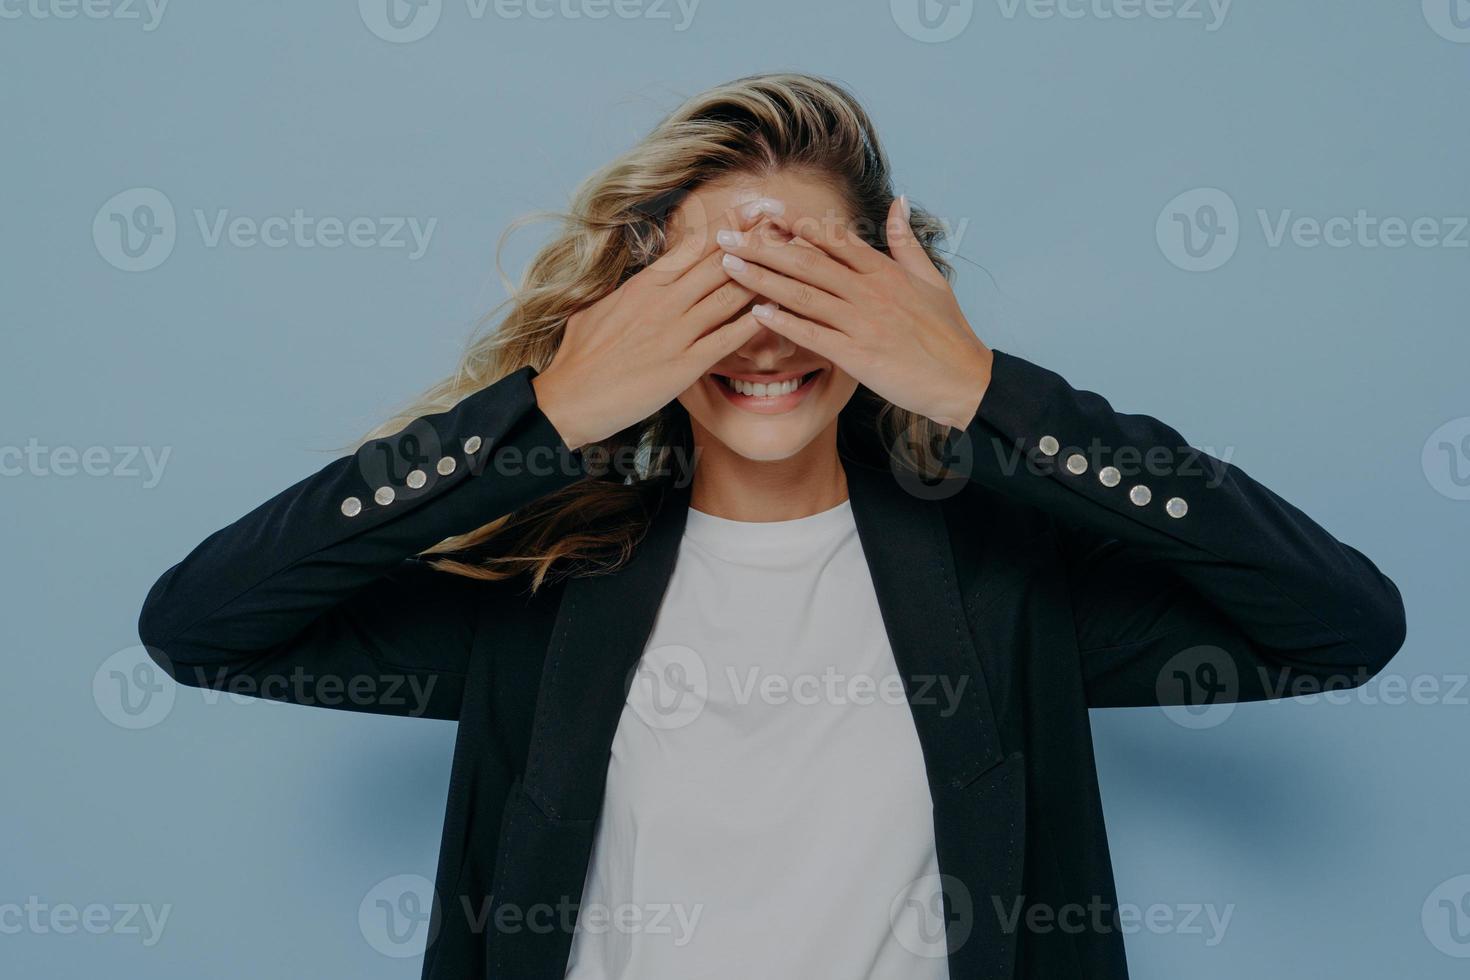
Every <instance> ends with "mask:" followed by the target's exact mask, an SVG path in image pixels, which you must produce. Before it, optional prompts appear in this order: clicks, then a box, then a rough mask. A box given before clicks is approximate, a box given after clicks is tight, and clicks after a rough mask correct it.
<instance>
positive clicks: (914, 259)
mask: <svg viewBox="0 0 1470 980" xmlns="http://www.w3.org/2000/svg"><path fill="white" fill-rule="evenodd" d="M911 214H912V209H911V208H910V206H909V196H908V195H907V194H900V195H899V196H898V197H896V198H894V199H893V203H892V204H890V205H889V206H888V254H890V255H892V256H893V261H895V262H897V263H898V264H899V266H901V267H902V268H903V270H904V271H905V272H908V273H910V274H911V275H915V276H918V277H919V278H921V279H931V280H932V279H933V278H934V277H935V276H937V275H939V270H938V269H936V268H934V263H933V262H930V261H929V253H927V252H925V251H924V246H923V245H921V244H919V239H918V238H917V237H915V235H914V229H913V226H912V225H911V224H910V223H909V219H910V215H911Z"/></svg>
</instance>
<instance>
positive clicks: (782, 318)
mask: <svg viewBox="0 0 1470 980" xmlns="http://www.w3.org/2000/svg"><path fill="white" fill-rule="evenodd" d="M767 222H768V223H767V224H762V225H761V226H759V227H757V228H755V229H753V230H750V231H746V232H743V233H742V232H730V231H726V232H722V233H720V235H719V236H718V238H719V243H720V247H721V248H722V249H724V251H725V253H726V254H725V257H724V260H723V261H724V263H725V268H726V270H727V271H728V272H729V273H730V277H731V278H732V279H734V280H735V281H736V282H739V283H740V284H741V285H743V286H745V287H746V288H748V289H750V290H752V291H753V292H755V293H756V294H758V295H760V296H764V297H766V298H767V299H770V300H772V301H774V303H776V304H778V305H779V309H777V308H773V307H771V306H770V305H768V304H761V305H758V306H757V307H756V308H755V309H754V310H753V311H752V312H753V313H754V314H755V316H756V318H757V319H758V320H759V321H760V322H761V323H763V324H765V325H766V326H768V327H770V328H771V329H772V330H774V331H776V332H777V333H779V334H781V335H782V336H784V337H787V338H788V339H790V340H791V341H792V342H793V343H796V344H799V345H801V346H802V347H805V348H806V349H807V350H809V351H811V352H813V353H814V354H818V355H820V356H822V357H825V358H827V359H828V360H830V361H832V362H833V363H834V364H836V365H837V366H838V367H840V368H842V369H843V370H844V371H846V372H847V373H848V374H850V375H852V376H853V377H854V378H856V379H857V381H858V382H859V383H860V384H863V385H865V386H867V387H868V388H869V389H871V390H872V391H873V392H874V393H875V394H877V395H878V396H879V397H881V398H883V399H885V400H887V401H889V402H892V403H893V404H895V405H897V406H898V407H900V408H904V409H907V410H908V411H911V412H916V413H918V414H919V415H923V416H925V417H926V418H929V419H932V420H934V421H935V422H937V423H939V424H940V425H948V426H953V427H955V428H961V429H962V428H965V427H966V426H968V425H969V424H970V420H971V419H973V418H974V417H975V412H976V411H977V410H978V409H979V407H980V399H981V397H982V396H983V395H984V394H985V389H986V387H987V386H988V384H989V382H990V366H991V361H992V354H991V352H990V348H988V347H986V346H985V345H984V344H983V343H981V341H980V338H978V337H977V336H975V332H974V331H973V330H971V329H970V324H969V321H967V320H966V319H965V315H964V313H962V312H961V311H960V306H959V302H958V301H957V300H956V299H955V295H954V291H953V290H951V289H950V287H949V283H948V282H947V281H946V280H945V278H944V276H942V275H940V273H939V270H938V269H936V268H935V267H934V263H932V262H930V261H929V257H928V255H927V254H925V252H924V248H923V246H922V245H920V244H919V241H918V239H917V238H915V237H914V233H913V230H912V228H911V227H910V226H909V217H908V207H907V201H906V200H905V199H904V198H902V197H900V198H897V199H896V200H895V201H894V202H893V204H892V206H891V207H890V208H889V211H888V248H889V252H890V255H884V254H883V253H882V252H880V251H878V250H877V249H875V248H873V247H872V246H871V245H869V244H867V243H866V242H864V241H863V240H862V239H861V238H860V237H859V236H858V235H857V234H856V233H854V232H853V231H852V230H850V229H849V228H847V227H846V226H845V225H838V224H835V223H832V222H820V221H816V220H815V219H803V218H799V217H794V216H791V215H785V216H779V215H778V216H772V217H769V218H768V219H767ZM772 227H774V228H776V229H778V230H779V232H780V233H779V234H772V233H771V228H772Z"/></svg>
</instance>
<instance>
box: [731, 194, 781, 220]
mask: <svg viewBox="0 0 1470 980" xmlns="http://www.w3.org/2000/svg"><path fill="white" fill-rule="evenodd" d="M785 210H786V205H784V204H782V203H781V202H780V201H778V200H776V199H775V198H773V197H758V198H756V199H755V200H754V201H751V202H750V203H749V204H747V205H745V206H744V207H743V208H741V209H740V213H741V215H742V216H744V217H746V218H754V217H755V216H756V215H758V214H781V213H782V212H784V211H785Z"/></svg>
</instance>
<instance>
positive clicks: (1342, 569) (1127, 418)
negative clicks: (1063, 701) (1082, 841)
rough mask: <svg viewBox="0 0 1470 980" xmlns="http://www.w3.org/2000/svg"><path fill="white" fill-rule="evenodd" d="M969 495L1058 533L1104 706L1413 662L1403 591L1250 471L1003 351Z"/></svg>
mask: <svg viewBox="0 0 1470 980" xmlns="http://www.w3.org/2000/svg"><path fill="white" fill-rule="evenodd" d="M966 435H967V436H968V437H969V439H968V441H969V450H970V451H971V452H972V453H973V458H972V460H971V466H972V469H971V479H972V480H974V481H976V482H978V483H980V484H982V485H985V486H987V487H989V488H991V489H993V490H996V491H998V492H1001V493H1003V494H1006V495H1008V496H1010V497H1013V498H1016V499H1019V500H1021V501H1022V502H1024V503H1027V504H1030V505H1033V506H1034V507H1036V508H1038V509H1040V510H1042V511H1044V512H1046V513H1048V514H1049V515H1051V517H1052V518H1053V521H1052V524H1053V526H1054V527H1055V529H1056V535H1057V541H1058V548H1059V550H1060V554H1061V557H1062V562H1063V564H1064V568H1065V572H1066V576H1067V580H1068V583H1069V589H1070V593H1071V604H1072V610H1073V618H1074V626H1075V630H1076V637H1077V645H1078V650H1079V651H1080V656H1081V658H1082V672H1083V677H1084V681H1085V684H1086V690H1087V696H1088V701H1089V704H1091V705H1092V706H1095V707H1104V706H1139V705H1181V704H1183V705H1201V704H1213V703H1217V702H1225V701H1239V700H1261V699H1266V698H1273V697H1286V696H1291V695H1294V694H1305V693H1317V692H1321V691H1323V690H1334V689H1342V688H1347V687H1355V686H1358V685H1360V684H1362V683H1363V682H1365V681H1366V680H1368V679H1369V678H1370V677H1372V676H1373V675H1374V674H1376V673H1377V672H1378V671H1379V670H1381V669H1382V668H1383V666H1384V665H1385V664H1386V663H1387V662H1388V661H1389V659H1390V658H1391V657H1392V656H1393V655H1394V653H1395V652H1396V651H1397V650H1398V649H1399V647H1400V646H1401V645H1402V644H1403V640H1404V633H1405V623H1404V608H1403V603H1402V600H1401V598H1400V596H1399V592H1398V589H1397V588H1396V587H1395V586H1394V584H1393V583H1392V582H1391V581H1390V580H1389V579H1388V578H1387V577H1386V576H1384V575H1383V574H1382V573H1381V572H1379V570H1378V569H1377V568H1376V567H1374V565H1373V563H1372V562H1371V561H1369V560H1368V559H1367V558H1366V557H1364V556H1363V555H1362V554H1360V553H1359V552H1357V551H1355V550H1354V549H1352V548H1350V547H1348V546H1347V545H1345V544H1342V543H1341V542H1339V541H1337V540H1336V539H1335V538H1333V537H1332V535H1330V534H1328V533H1327V532H1326V531H1325V530H1323V529H1322V528H1321V527H1319V526H1318V525H1317V524H1316V523H1314V522H1313V521H1312V520H1311V519H1310V518H1309V517H1307V516H1306V515H1305V514H1303V513H1302V512H1301V511H1300V510H1298V509H1296V508H1295V507H1293V506H1292V505H1291V504H1289V503H1287V502H1286V501H1285V500H1283V499H1281V498H1280V497H1278V496H1277V495H1276V494H1274V493H1272V492H1271V491H1270V490H1268V489H1266V488H1265V487H1264V486H1262V485H1261V484H1259V483H1257V482H1256V481H1255V480H1253V479H1251V478H1250V477H1249V476H1247V475H1246V474H1245V473H1244V472H1243V471H1242V470H1241V469H1239V468H1238V467H1235V466H1231V465H1228V464H1226V463H1224V462H1222V461H1221V460H1219V459H1216V458H1214V457H1212V456H1209V455H1207V454H1205V453H1203V452H1200V451H1199V450H1196V449H1193V448H1191V447H1190V446H1189V444H1188V442H1186V441H1185V439H1184V438H1183V437H1182V436H1180V434H1179V433H1178V432H1176V431H1174V430H1173V429H1171V428H1169V427H1168V426H1167V425H1165V424H1163V423H1162V422H1159V421H1158V420H1156V419H1153V418H1149V417H1147V416H1143V415H1126V414H1123V413H1120V412H1116V411H1114V410H1113V408H1112V407H1111V406H1110V405H1109V404H1108V402H1107V401H1106V400H1105V399H1104V398H1102V397H1101V396H1099V395H1097V394H1094V393H1092V392H1088V391H1079V390H1077V389H1075V388H1073V387H1072V386H1071V385H1069V384H1068V383H1067V382H1066V381H1065V380H1063V379H1062V378H1061V377H1060V376H1059V375H1057V374H1055V373H1054V372H1051V371H1048V370H1045V369H1043V368H1041V367H1038V366H1036V365H1034V364H1031V363H1029V362H1027V361H1025V360H1022V359H1021V358H1019V357H1015V356H1013V355H1009V354H1005V353H1003V352H1000V351H997V352H996V353H995V363H994V368H993V373H992V379H991V383H990V386H989V388H988V389H987V390H986V393H985V396H984V398H983V399H982V402H981V405H980V409H979V412H978V413H977V415H976V418H975V419H974V421H973V422H972V423H971V424H970V427H969V428H968V430H967V431H966Z"/></svg>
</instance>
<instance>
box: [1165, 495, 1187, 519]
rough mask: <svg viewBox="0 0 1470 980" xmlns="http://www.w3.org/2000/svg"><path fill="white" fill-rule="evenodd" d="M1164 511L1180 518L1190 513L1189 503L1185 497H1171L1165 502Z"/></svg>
mask: <svg viewBox="0 0 1470 980" xmlns="http://www.w3.org/2000/svg"><path fill="white" fill-rule="evenodd" d="M1164 513H1166V514H1168V515H1169V516H1170V517H1172V518H1174V519H1175V520H1178V519H1179V518H1181V517H1183V516H1184V515H1185V514H1188V513H1189V504H1188V503H1187V502H1186V501H1185V499H1184V498H1183V497H1170V498H1169V500H1168V502H1167V503H1165V504H1164Z"/></svg>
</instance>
